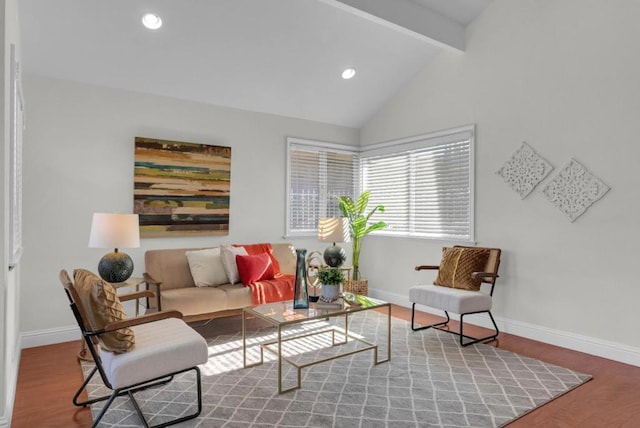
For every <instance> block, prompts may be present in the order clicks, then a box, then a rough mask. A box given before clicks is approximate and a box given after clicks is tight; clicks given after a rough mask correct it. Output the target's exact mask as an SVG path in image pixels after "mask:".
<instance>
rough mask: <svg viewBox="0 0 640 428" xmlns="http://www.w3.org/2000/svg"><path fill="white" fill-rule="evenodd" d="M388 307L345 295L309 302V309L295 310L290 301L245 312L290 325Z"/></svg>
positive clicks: (369, 298) (253, 307) (374, 301)
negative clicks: (323, 300)
mask: <svg viewBox="0 0 640 428" xmlns="http://www.w3.org/2000/svg"><path fill="white" fill-rule="evenodd" d="M388 305H389V303H387V302H384V301H382V300H378V299H373V298H371V297H367V296H360V295H354V294H351V293H345V295H344V296H343V298H340V299H338V300H337V301H335V302H331V303H326V302H321V301H318V302H317V303H313V302H309V309H293V301H291V300H288V301H285V302H274V303H266V304H263V305H256V306H248V307H246V308H244V311H245V312H248V313H251V314H254V315H257V316H259V317H260V318H264V319H268V320H270V321H272V322H275V323H277V324H288V323H297V322H302V321H306V320H313V319H319V318H326V317H328V316H335V315H343V314H345V313H350V312H359V311H363V310H368V309H375V308H379V307H383V306H388Z"/></svg>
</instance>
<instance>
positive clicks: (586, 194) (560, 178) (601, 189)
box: [541, 159, 609, 222]
mask: <svg viewBox="0 0 640 428" xmlns="http://www.w3.org/2000/svg"><path fill="white" fill-rule="evenodd" d="M608 191H609V186H607V185H606V184H604V182H603V181H602V180H600V179H599V178H598V177H596V176H595V175H593V174H591V173H590V172H589V171H588V170H587V169H586V168H585V167H584V166H583V165H582V164H581V163H580V162H578V161H577V160H575V159H571V160H570V161H569V163H567V164H566V165H565V166H564V167H562V169H560V171H558V173H557V174H556V175H555V176H554V177H553V178H552V179H551V180H550V181H549V182H548V183H547V184H546V185H545V186H544V187H543V188H542V189H541V192H542V194H543V195H544V196H545V197H546V198H547V199H548V200H549V201H550V202H551V203H552V204H553V205H554V206H555V207H556V208H558V209H559V210H560V211H561V212H562V213H564V214H565V215H566V216H567V217H569V219H570V220H571V221H572V222H573V221H574V220H575V219H577V218H578V217H580V216H581V215H582V214H583V213H584V212H585V211H586V210H587V208H589V207H590V206H591V205H593V204H594V203H595V202H596V201H598V200H599V199H600V198H602V197H603V196H604V195H605V194H606V193H607V192H608Z"/></svg>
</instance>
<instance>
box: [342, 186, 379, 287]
mask: <svg viewBox="0 0 640 428" xmlns="http://www.w3.org/2000/svg"><path fill="white" fill-rule="evenodd" d="M369 194H370V191H369V190H365V191H364V192H362V193H361V194H360V196H358V199H357V200H356V201H355V202H354V201H353V199H351V197H349V196H335V198H336V199H337V200H338V203H339V207H340V211H341V212H342V215H343V216H344V217H345V218H346V219H347V222H348V223H349V235H350V236H351V242H352V244H353V255H352V257H351V262H352V263H353V282H354V283H355V284H358V283H359V281H361V278H360V250H361V245H362V238H364V237H365V236H367V235H368V234H370V233H371V232H373V231H376V230H381V229H384V228H385V227H387V223H385V222H384V221H378V222H376V223H373V224H369V219H370V218H371V216H372V215H373V214H375V213H376V212H377V211H380V212H381V213H383V212H384V206H382V205H376V206H375V207H374V208H373V209H372V210H371V211H369V213H367V214H365V211H366V210H367V205H369ZM362 281H366V280H362ZM355 291H356V294H361V293H359V290H358V287H357V286H356V290H355Z"/></svg>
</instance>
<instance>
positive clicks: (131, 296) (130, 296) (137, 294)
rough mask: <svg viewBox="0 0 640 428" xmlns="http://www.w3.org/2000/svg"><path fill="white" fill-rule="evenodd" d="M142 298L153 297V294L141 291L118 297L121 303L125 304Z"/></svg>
mask: <svg viewBox="0 0 640 428" xmlns="http://www.w3.org/2000/svg"><path fill="white" fill-rule="evenodd" d="M144 297H155V294H154V293H153V291H149V290H143V291H136V292H133V293H127V294H122V295H120V296H118V298H119V299H120V301H121V302H126V301H127V300H133V299H142V298H144Z"/></svg>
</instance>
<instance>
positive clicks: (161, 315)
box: [100, 311, 182, 334]
mask: <svg viewBox="0 0 640 428" xmlns="http://www.w3.org/2000/svg"><path fill="white" fill-rule="evenodd" d="M167 318H178V319H182V313H181V312H179V311H164V312H154V313H152V314H147V315H141V316H139V317H135V318H127V319H126V320H122V321H116V322H112V323H109V324H107V325H105V326H104V328H103V329H102V331H101V332H100V334H102V333H108V332H110V331H114V330H119V329H121V328H125V327H132V326H134V325H140V324H147V323H150V322H154V321H160V320H164V319H167Z"/></svg>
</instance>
